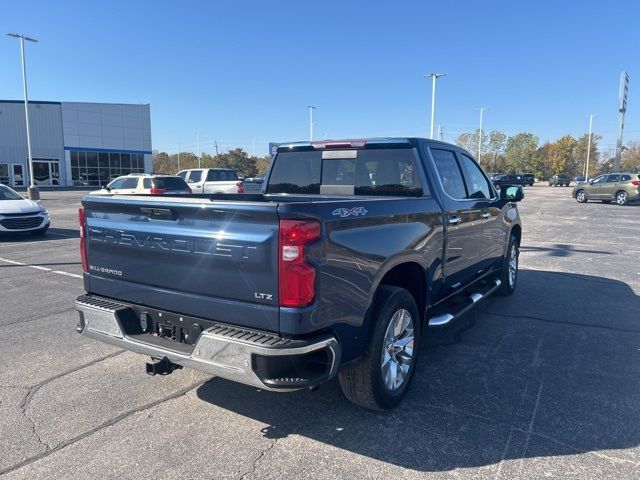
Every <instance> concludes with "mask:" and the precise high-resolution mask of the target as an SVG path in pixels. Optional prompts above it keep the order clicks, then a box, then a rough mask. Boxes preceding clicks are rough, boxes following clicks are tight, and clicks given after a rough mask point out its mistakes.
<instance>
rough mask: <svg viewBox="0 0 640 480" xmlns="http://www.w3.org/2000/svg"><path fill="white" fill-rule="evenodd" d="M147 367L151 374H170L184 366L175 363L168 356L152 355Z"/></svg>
mask: <svg viewBox="0 0 640 480" xmlns="http://www.w3.org/2000/svg"><path fill="white" fill-rule="evenodd" d="M146 368H147V374H149V375H156V374H157V375H169V374H170V373H173V371H174V370H175V369H177V368H182V365H177V364H175V363H173V362H172V361H171V360H169V359H168V358H167V357H151V361H150V362H147V365H146Z"/></svg>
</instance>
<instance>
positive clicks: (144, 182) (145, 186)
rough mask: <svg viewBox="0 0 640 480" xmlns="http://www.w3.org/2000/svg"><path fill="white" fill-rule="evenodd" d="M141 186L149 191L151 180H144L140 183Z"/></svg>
mask: <svg viewBox="0 0 640 480" xmlns="http://www.w3.org/2000/svg"><path fill="white" fill-rule="evenodd" d="M142 186H143V187H144V188H145V189H146V190H149V189H150V188H151V179H150V178H145V179H144V180H143V181H142Z"/></svg>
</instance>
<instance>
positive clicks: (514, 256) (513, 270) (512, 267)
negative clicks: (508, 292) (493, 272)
mask: <svg viewBox="0 0 640 480" xmlns="http://www.w3.org/2000/svg"><path fill="white" fill-rule="evenodd" d="M517 277H518V246H517V245H516V244H515V243H513V244H512V245H511V252H510V253H509V287H510V288H513V287H514V286H515V284H516V278H517Z"/></svg>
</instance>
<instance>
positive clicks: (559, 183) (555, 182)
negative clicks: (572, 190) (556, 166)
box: [549, 174, 571, 187]
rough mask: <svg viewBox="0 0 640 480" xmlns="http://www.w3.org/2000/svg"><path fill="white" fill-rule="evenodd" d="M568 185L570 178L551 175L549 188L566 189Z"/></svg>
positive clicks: (562, 175)
mask: <svg viewBox="0 0 640 480" xmlns="http://www.w3.org/2000/svg"><path fill="white" fill-rule="evenodd" d="M570 183H571V178H569V175H564V174H557V175H552V176H551V178H549V186H550V187H563V186H564V187H568V186H569V184H570Z"/></svg>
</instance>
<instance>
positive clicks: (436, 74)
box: [424, 73, 447, 78]
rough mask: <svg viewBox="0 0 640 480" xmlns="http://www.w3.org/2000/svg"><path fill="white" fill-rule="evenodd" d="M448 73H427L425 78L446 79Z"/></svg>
mask: <svg viewBox="0 0 640 480" xmlns="http://www.w3.org/2000/svg"><path fill="white" fill-rule="evenodd" d="M446 75H447V74H446V73H427V74H425V76H424V77H425V78H431V77H433V78H440V77H446Z"/></svg>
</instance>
